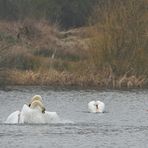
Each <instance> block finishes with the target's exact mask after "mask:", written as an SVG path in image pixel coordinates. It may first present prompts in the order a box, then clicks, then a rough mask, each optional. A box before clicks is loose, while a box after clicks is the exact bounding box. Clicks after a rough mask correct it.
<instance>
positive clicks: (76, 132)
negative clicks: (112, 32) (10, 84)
mask: <svg viewBox="0 0 148 148" xmlns="http://www.w3.org/2000/svg"><path fill="white" fill-rule="evenodd" d="M35 94H39V95H41V96H42V97H43V100H44V104H45V105H46V109H47V110H48V111H56V112H57V113H58V115H59V116H60V118H61V119H65V120H66V122H65V123H58V124H44V125H43V124H38V125H36V124H24V125H7V124H4V121H5V120H6V118H7V116H8V115H9V114H10V113H11V112H13V111H15V110H17V109H21V107H22V106H23V104H24V103H26V102H27V101H29V98H31V97H32V96H33V95H35ZM99 98H100V99H99ZM98 99H99V100H101V101H103V102H104V103H105V104H106V111H105V113H103V114H99V113H97V114H93V113H88V111H87V103H88V102H89V101H91V100H98ZM69 121H73V123H70V122H69ZM17 147H19V148H20V147H21V148H30V147H31V148H100V147H105V148H139V147H140V148H147V147H148V90H139V91H138V90H132V91H112V90H107V91H95V90H53V89H47V88H42V89H41V88H38V87H27V88H16V89H13V90H9V91H2V90H1V91H0V148H17Z"/></svg>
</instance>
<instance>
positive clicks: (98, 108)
mask: <svg viewBox="0 0 148 148" xmlns="http://www.w3.org/2000/svg"><path fill="white" fill-rule="evenodd" d="M88 110H89V112H91V113H97V112H98V113H103V112H104V110H105V104H104V103H103V102H101V101H91V102H89V103H88Z"/></svg>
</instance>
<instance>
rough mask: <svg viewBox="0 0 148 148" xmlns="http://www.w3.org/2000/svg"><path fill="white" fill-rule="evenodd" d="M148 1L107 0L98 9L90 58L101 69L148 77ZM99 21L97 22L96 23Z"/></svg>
mask: <svg viewBox="0 0 148 148" xmlns="http://www.w3.org/2000/svg"><path fill="white" fill-rule="evenodd" d="M146 5H147V0H124V1H118V0H106V2H104V3H103V2H102V3H101V2H100V5H99V6H98V7H97V8H96V11H95V14H94V18H93V20H95V22H93V23H94V24H95V27H94V28H93V29H92V30H91V32H92V34H93V38H92V39H91V45H90V55H91V57H92V58H91V59H92V62H93V63H94V64H95V66H97V67H98V68H102V67H106V66H107V67H111V69H112V71H113V72H114V73H115V74H116V75H118V76H120V75H123V74H125V73H126V72H128V71H131V72H132V73H133V74H135V75H147V74H148V68H147V67H148V58H147V56H148V36H147V31H148V17H147V7H146ZM96 20H97V21H96Z"/></svg>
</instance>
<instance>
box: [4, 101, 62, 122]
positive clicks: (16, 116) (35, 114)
mask: <svg viewBox="0 0 148 148" xmlns="http://www.w3.org/2000/svg"><path fill="white" fill-rule="evenodd" d="M10 117H11V118H10ZM10 119H11V120H10ZM59 120H60V119H59V116H58V115H57V113H56V112H48V111H45V108H44V106H43V104H42V102H40V101H39V100H35V101H33V102H32V103H31V106H30V107H29V106H28V105H26V104H25V105H24V106H23V108H22V110H21V112H20V111H18V112H16V113H15V112H14V113H12V114H10V115H9V116H8V118H7V120H6V122H5V123H9V124H14V123H57V122H59Z"/></svg>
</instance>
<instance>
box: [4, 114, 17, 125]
mask: <svg viewBox="0 0 148 148" xmlns="http://www.w3.org/2000/svg"><path fill="white" fill-rule="evenodd" d="M19 116H20V111H15V112H13V113H11V114H10V115H9V116H8V118H7V120H6V121H5V123H10V124H16V123H18V122H19V118H20V117H19Z"/></svg>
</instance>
